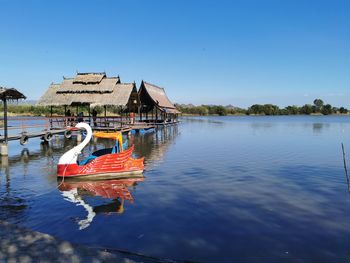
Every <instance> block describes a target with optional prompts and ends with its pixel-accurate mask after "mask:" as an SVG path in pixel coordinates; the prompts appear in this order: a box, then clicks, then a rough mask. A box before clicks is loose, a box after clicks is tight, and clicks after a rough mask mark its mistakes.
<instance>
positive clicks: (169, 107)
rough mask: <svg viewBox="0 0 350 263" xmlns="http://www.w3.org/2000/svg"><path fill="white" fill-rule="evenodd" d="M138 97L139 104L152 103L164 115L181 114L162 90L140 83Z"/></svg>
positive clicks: (143, 82) (149, 84)
mask: <svg viewBox="0 0 350 263" xmlns="http://www.w3.org/2000/svg"><path fill="white" fill-rule="evenodd" d="M139 95H140V100H141V103H143V104H149V103H153V104H154V105H155V106H156V107H158V108H159V109H160V110H162V111H164V112H166V113H181V112H180V111H178V110H177V109H176V107H175V106H174V104H173V103H172V102H171V101H170V100H169V98H168V96H167V95H166V93H165V90H164V88H161V87H158V86H156V85H154V84H151V83H148V82H146V81H142V82H141V87H140V90H139Z"/></svg>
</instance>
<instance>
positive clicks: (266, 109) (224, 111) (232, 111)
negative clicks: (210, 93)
mask: <svg viewBox="0 0 350 263" xmlns="http://www.w3.org/2000/svg"><path fill="white" fill-rule="evenodd" d="M176 107H177V108H178V110H179V111H181V112H182V113H184V114H194V115H220V116H225V115H236V114H244V115H311V114H323V115H330V114H348V112H349V110H348V109H346V108H344V107H339V108H338V107H333V106H332V105H330V104H325V103H324V102H323V100H321V99H315V100H314V101H313V104H305V105H303V106H301V107H300V106H296V105H293V106H287V107H285V108H280V107H278V106H277V105H274V104H254V105H252V106H250V107H249V108H248V109H242V108H238V107H233V106H226V107H225V106H221V105H201V106H194V105H176Z"/></svg>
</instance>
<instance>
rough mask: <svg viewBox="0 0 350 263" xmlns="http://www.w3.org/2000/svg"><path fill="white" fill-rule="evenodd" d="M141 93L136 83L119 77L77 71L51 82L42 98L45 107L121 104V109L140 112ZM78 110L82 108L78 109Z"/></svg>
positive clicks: (40, 101)
mask: <svg viewBox="0 0 350 263" xmlns="http://www.w3.org/2000/svg"><path fill="white" fill-rule="evenodd" d="M138 103H139V100H138V93H137V89H136V84H135V83H121V81H120V78H119V76H118V77H107V75H106V73H104V72H103V73H77V75H76V76H75V77H74V78H65V77H64V78H63V81H62V83H60V84H51V85H50V86H49V88H48V89H47V91H46V92H45V93H44V95H43V96H42V97H41V98H40V100H39V101H38V105H41V106H51V107H53V106H64V107H65V108H66V107H67V106H76V107H79V106H83V105H88V106H89V107H90V108H92V107H96V106H103V107H104V108H105V112H106V107H107V106H119V107H120V109H121V112H137V109H138ZM77 111H78V110H77Z"/></svg>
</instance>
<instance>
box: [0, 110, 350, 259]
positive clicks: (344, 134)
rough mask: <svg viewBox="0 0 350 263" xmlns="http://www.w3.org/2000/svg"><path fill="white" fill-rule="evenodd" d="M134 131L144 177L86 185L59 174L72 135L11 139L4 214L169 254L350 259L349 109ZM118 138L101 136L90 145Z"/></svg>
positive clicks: (3, 174)
mask: <svg viewBox="0 0 350 263" xmlns="http://www.w3.org/2000/svg"><path fill="white" fill-rule="evenodd" d="M130 140H131V141H132V142H134V143H135V149H136V156H145V162H146V171H145V173H144V176H145V178H144V179H143V180H142V179H141V180H137V181H130V180H129V181H123V182H109V183H108V182H101V183H100V184H86V183H85V184H83V183H82V184H80V185H79V184H69V182H68V183H67V182H64V183H67V184H62V185H60V184H61V181H57V180H56V164H57V162H58V159H59V157H60V156H61V155H62V154H63V153H64V152H65V151H67V150H68V149H70V148H71V147H73V146H74V145H75V144H76V141H75V140H74V139H72V140H64V139H63V138H55V139H54V140H52V141H51V142H50V144H40V140H39V139H32V140H30V141H29V143H28V144H27V145H26V146H25V147H22V146H20V145H19V143H18V142H11V143H10V149H9V152H10V156H9V160H8V164H7V162H6V161H5V160H3V159H2V162H1V170H0V219H3V220H7V221H10V222H13V223H16V224H19V225H21V226H25V227H29V228H32V229H34V230H38V231H42V232H45V233H49V234H51V235H54V236H56V237H59V238H61V239H65V240H69V241H71V242H73V243H78V244H86V245H90V246H98V247H109V248H117V249H123V250H129V251H134V252H139V253H142V254H146V255H152V256H156V257H162V258H172V259H180V260H185V259H186V260H194V261H201V262H232V261H238V262H242V261H250V262H261V261H262V260H264V261H269V262H271V261H272V262H281V261H284V262H295V261H297V262H302V261H317V262H319V261H325V262H335V261H349V260H350V257H349V252H350V195H349V193H348V186H347V184H346V179H345V174H344V167H343V160H342V152H341V147H340V144H341V143H342V142H343V143H344V145H345V149H346V150H348V152H349V153H350V118H349V117H334V116H331V117H323V116H315V117H310V116H308V117H304V116H297V117H289V116H287V117H282V116H281V117H196V118H183V119H182V123H181V124H180V125H178V126H177V127H176V126H175V127H168V128H164V129H159V130H158V131H157V132H156V133H150V134H145V135H135V136H134V137H132V138H130ZM112 144H113V142H111V141H108V140H98V141H96V142H95V143H93V142H92V143H91V144H90V145H89V147H87V148H86V149H85V150H84V154H85V155H87V154H88V153H89V152H92V151H94V150H96V149H100V148H103V147H109V146H111V145H112ZM348 162H349V165H350V160H349V159H348ZM58 186H59V189H58ZM101 191H102V192H101Z"/></svg>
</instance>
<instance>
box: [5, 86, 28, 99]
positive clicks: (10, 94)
mask: <svg viewBox="0 0 350 263" xmlns="http://www.w3.org/2000/svg"><path fill="white" fill-rule="evenodd" d="M0 99H1V100H19V99H26V96H24V95H23V94H22V93H21V92H19V91H18V90H16V89H14V88H5V87H0Z"/></svg>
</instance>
